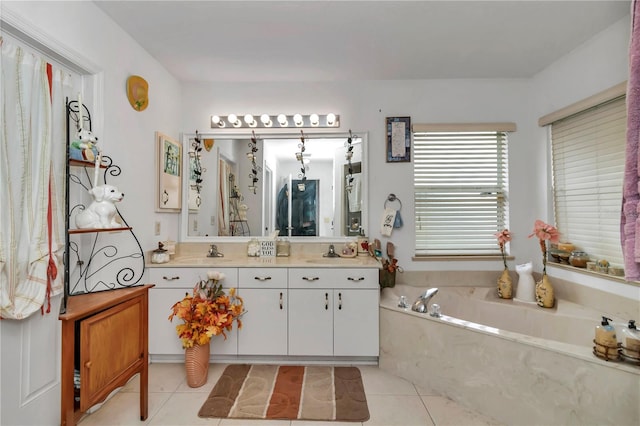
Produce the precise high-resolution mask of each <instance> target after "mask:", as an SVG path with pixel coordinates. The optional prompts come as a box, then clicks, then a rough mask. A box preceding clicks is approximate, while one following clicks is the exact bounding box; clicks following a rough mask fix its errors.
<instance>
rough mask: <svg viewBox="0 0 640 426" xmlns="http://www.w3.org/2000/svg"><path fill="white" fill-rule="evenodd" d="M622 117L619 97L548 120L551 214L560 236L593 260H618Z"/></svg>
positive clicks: (622, 165) (623, 121) (621, 105)
mask: <svg viewBox="0 0 640 426" xmlns="http://www.w3.org/2000/svg"><path fill="white" fill-rule="evenodd" d="M626 120H627V116H626V107H625V98H624V96H623V97H618V98H616V99H614V100H611V101H607V102H604V103H601V104H599V105H597V106H594V107H591V108H589V109H587V110H584V111H582V112H579V113H576V114H573V115H571V116H569V117H567V118H563V119H560V120H557V121H554V122H552V123H551V148H552V164H553V194H554V210H555V211H554V213H555V220H556V226H557V228H558V230H559V231H560V233H561V239H562V240H563V241H567V242H571V243H573V244H574V245H575V246H576V247H578V248H579V249H580V250H584V251H586V252H587V253H588V254H589V255H590V257H591V258H592V259H607V260H608V261H609V262H612V263H620V264H622V263H624V262H623V258H622V249H621V246H620V208H621V203H622V179H623V176H624V161H625V154H624V153H625V144H626V124H627V121H626Z"/></svg>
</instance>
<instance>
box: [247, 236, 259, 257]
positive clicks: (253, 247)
mask: <svg viewBox="0 0 640 426" xmlns="http://www.w3.org/2000/svg"><path fill="white" fill-rule="evenodd" d="M247 256H249V257H259V256H260V242H259V241H258V239H257V238H252V239H250V240H249V243H248V244H247Z"/></svg>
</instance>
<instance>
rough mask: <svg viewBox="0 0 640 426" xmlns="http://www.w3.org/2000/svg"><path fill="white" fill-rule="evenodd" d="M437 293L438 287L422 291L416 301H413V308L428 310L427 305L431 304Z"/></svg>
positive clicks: (413, 309)
mask: <svg viewBox="0 0 640 426" xmlns="http://www.w3.org/2000/svg"><path fill="white" fill-rule="evenodd" d="M436 293H438V289H437V288H430V289H429V290H427V291H425V292H424V293H422V294H421V295H420V296H419V297H418V299H417V300H416V301H415V302H413V306H411V310H412V311H416V312H420V313H425V312H427V305H428V304H429V301H430V300H431V298H432V297H433V296H435V295H436Z"/></svg>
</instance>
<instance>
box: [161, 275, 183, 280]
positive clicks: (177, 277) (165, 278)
mask: <svg viewBox="0 0 640 426" xmlns="http://www.w3.org/2000/svg"><path fill="white" fill-rule="evenodd" d="M162 279H164V280H167V281H173V280H179V279H180V277H179V276H177V275H176V276H175V277H171V278H169V277H162Z"/></svg>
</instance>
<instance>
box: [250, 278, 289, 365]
mask: <svg viewBox="0 0 640 426" xmlns="http://www.w3.org/2000/svg"><path fill="white" fill-rule="evenodd" d="M238 294H239V295H240V297H242V299H243V300H244V309H245V311H246V312H245V314H244V315H242V317H241V319H242V328H241V329H239V330H238V354H240V355H286V354H287V289H286V288H282V289H271V288H265V289H258V288H241V289H240V290H239V292H238Z"/></svg>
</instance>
